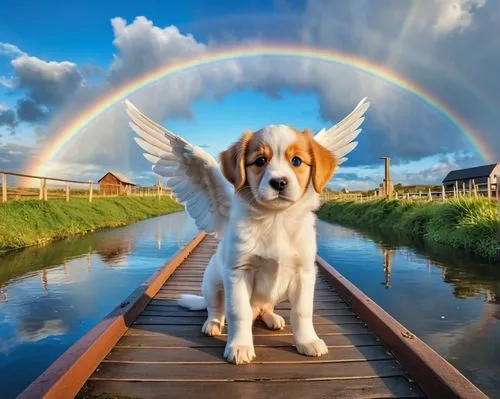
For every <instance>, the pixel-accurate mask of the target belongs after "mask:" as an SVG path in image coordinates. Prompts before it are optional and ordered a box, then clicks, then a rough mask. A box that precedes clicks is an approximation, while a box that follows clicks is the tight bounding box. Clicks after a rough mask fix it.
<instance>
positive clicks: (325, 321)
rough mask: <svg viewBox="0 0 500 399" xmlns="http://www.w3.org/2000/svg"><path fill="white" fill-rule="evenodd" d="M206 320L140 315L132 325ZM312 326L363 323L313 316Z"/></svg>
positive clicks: (350, 317) (343, 317)
mask: <svg viewBox="0 0 500 399" xmlns="http://www.w3.org/2000/svg"><path fill="white" fill-rule="evenodd" d="M206 320H207V318H206V317H204V316H194V317H180V316H145V315H142V314H141V315H140V316H139V317H138V318H137V319H136V321H135V322H134V324H142V325H146V324H179V325H181V324H182V325H198V326H200V327H201V326H202V325H203V323H205V321H206ZM313 322H314V325H338V324H362V323H363V322H362V321H361V320H360V319H358V318H356V317H355V316H353V315H352V314H351V315H341V316H337V315H329V316H313ZM255 323H256V324H259V323H261V324H263V322H262V321H261V320H256V321H255Z"/></svg>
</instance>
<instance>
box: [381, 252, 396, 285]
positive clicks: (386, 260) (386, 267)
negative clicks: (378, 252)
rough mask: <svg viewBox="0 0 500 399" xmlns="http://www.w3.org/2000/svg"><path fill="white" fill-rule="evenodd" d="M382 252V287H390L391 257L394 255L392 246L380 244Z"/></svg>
mask: <svg viewBox="0 0 500 399" xmlns="http://www.w3.org/2000/svg"><path fill="white" fill-rule="evenodd" d="M380 247H381V249H382V254H383V256H384V276H385V280H384V283H383V284H384V287H385V288H391V271H392V257H393V256H394V251H395V250H394V248H392V247H391V246H389V245H381V246H380Z"/></svg>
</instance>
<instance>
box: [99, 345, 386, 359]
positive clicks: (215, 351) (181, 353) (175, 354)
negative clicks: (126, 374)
mask: <svg viewBox="0 0 500 399" xmlns="http://www.w3.org/2000/svg"><path fill="white" fill-rule="evenodd" d="M255 354H256V358H255V360H254V361H252V363H255V364H270V363H287V364H288V363H298V364H302V363H330V362H352V361H372V360H387V359H392V356H391V354H390V353H389V352H388V351H387V349H385V348H384V347H383V346H380V345H379V346H366V347H361V348H355V347H348V348H330V350H329V351H328V353H327V354H326V355H324V356H321V357H310V356H304V355H301V354H300V353H298V352H297V350H296V349H295V347H292V346H285V347H280V348H275V347H256V348H255ZM223 355H224V348H222V347H207V348H171V349H163V350H161V351H159V350H158V349H150V348H113V350H112V351H111V352H110V353H109V354H108V356H106V359H105V360H104V361H105V362H115V363H157V364H168V363H178V364H179V363H182V364H184V363H186V364H192V363H198V364H204V363H213V364H217V363H221V364H225V363H226V360H225V359H224V356H223Z"/></svg>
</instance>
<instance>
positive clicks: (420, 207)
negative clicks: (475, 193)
mask: <svg viewBox="0 0 500 399" xmlns="http://www.w3.org/2000/svg"><path fill="white" fill-rule="evenodd" d="M317 215H318V218H319V219H321V220H324V221H326V222H334V223H340V224H344V225H346V226H349V227H354V228H356V227H364V228H366V227H368V228H370V229H376V230H378V231H388V232H391V233H397V234H401V235H406V236H409V237H413V238H418V239H424V240H426V241H429V242H434V243H438V244H441V245H445V246H447V247H450V248H460V249H463V250H465V251H467V252H470V253H471V254H473V255H475V256H478V257H481V258H483V259H485V260H488V261H496V260H498V259H500V216H499V214H498V208H497V204H496V202H493V201H488V200H487V199H481V198H459V199H456V200H450V201H447V202H444V203H443V202H413V201H405V200H403V201H395V200H375V201H367V202H355V201H330V202H327V203H325V204H323V205H322V206H321V208H320V209H319V210H318V212H317Z"/></svg>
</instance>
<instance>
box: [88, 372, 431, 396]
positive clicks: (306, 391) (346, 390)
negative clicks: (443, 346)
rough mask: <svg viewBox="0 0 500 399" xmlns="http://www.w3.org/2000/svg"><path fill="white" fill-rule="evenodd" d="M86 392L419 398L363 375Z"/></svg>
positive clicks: (400, 385) (116, 384)
mask: <svg viewBox="0 0 500 399" xmlns="http://www.w3.org/2000/svg"><path fill="white" fill-rule="evenodd" d="M86 391H90V392H91V396H90V398H93V397H99V398H107V397H114V396H117V395H126V396H128V397H133V398H143V399H157V398H164V399H178V398H182V397H188V398H190V399H198V398H200V399H221V398H225V397H227V395H228V392H231V397H234V398H252V399H268V398H273V399H290V398H325V399H326V398H332V397H335V398H337V399H351V398H358V399H369V398H370V399H371V398H373V399H380V398H422V397H424V396H423V394H422V392H421V391H420V390H419V389H418V387H417V386H415V384H409V383H408V381H407V380H406V379H405V378H403V377H387V378H365V379H355V380H330V381H308V382H307V383H304V382H303V381H286V382H281V381H259V382H238V383H231V382H212V381H208V382H193V381H190V382H189V384H188V385H187V384H186V383H185V382H176V381H169V382H163V381H158V382H141V381H112V380H104V381H89V383H88V386H87V389H86Z"/></svg>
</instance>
